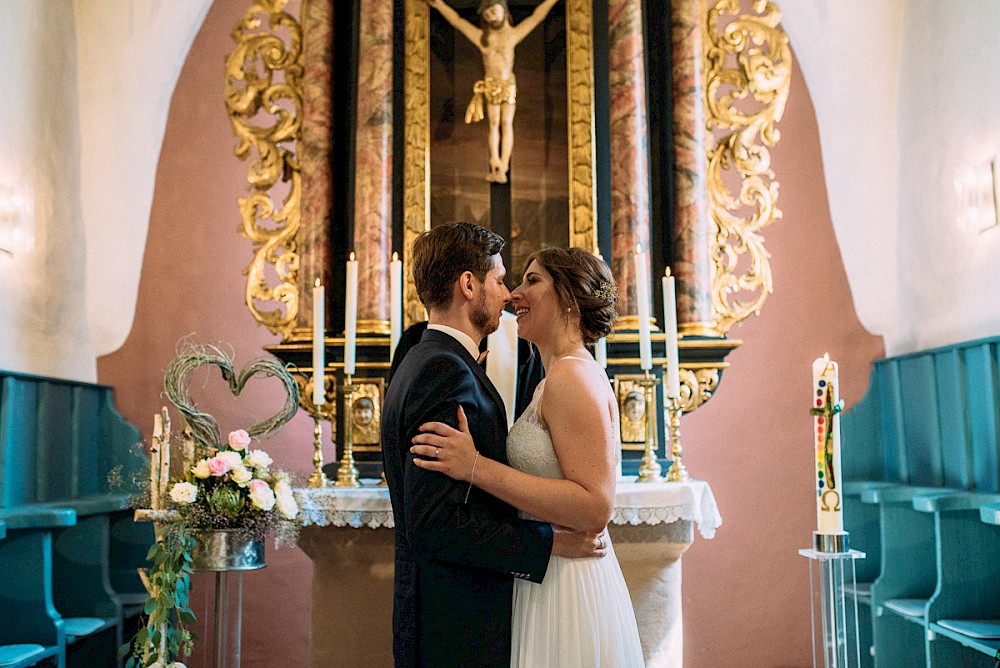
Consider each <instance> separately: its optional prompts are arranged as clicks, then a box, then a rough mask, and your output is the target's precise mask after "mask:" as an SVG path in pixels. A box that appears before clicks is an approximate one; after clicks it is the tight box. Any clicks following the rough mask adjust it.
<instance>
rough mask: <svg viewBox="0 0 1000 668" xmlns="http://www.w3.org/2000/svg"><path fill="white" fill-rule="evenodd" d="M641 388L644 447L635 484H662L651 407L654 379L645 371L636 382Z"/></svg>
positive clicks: (653, 402) (653, 398)
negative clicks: (644, 434)
mask: <svg viewBox="0 0 1000 668" xmlns="http://www.w3.org/2000/svg"><path fill="white" fill-rule="evenodd" d="M636 382H637V383H638V384H639V385H640V386H642V394H643V396H644V397H645V398H646V447H645V448H644V450H643V453H642V464H641V465H640V466H639V477H638V478H636V479H635V481H636V482H663V476H662V475H660V471H661V468H660V462H658V461H656V429H655V428H654V425H653V405H654V404H655V403H656V395H655V392H656V382H657V381H656V377H655V376H653V375H652V374H651V373H649V370H648V369H647V370H646V375H645V376H644V377H643V378H640V379H639V380H637V381H636Z"/></svg>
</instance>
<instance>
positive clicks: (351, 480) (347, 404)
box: [333, 376, 361, 487]
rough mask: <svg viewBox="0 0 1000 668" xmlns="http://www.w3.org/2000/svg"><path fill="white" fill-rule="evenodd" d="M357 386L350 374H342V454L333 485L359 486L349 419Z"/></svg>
mask: <svg viewBox="0 0 1000 668" xmlns="http://www.w3.org/2000/svg"><path fill="white" fill-rule="evenodd" d="M358 389H359V388H358V386H357V385H354V384H353V383H352V382H351V377H350V376H344V454H343V455H342V456H341V458H340V468H339V469H337V481H336V482H335V483H333V486H334V487H361V483H360V482H358V469H357V468H356V467H355V466H354V424H353V423H354V420H352V419H351V406H352V405H353V403H354V402H353V399H354V393H355V392H357V391H358Z"/></svg>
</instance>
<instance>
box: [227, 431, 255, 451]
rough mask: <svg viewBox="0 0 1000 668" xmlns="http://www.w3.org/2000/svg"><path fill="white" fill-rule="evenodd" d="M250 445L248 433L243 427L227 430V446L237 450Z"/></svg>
mask: <svg viewBox="0 0 1000 668" xmlns="http://www.w3.org/2000/svg"><path fill="white" fill-rule="evenodd" d="M248 445H250V434H248V433H247V432H246V430H244V429H237V430H236V431H231V432H229V447H231V448H232V449H233V450H236V451H237V452H239V451H241V450H243V449H244V448H246V447H247V446H248Z"/></svg>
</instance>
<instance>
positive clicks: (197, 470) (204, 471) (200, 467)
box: [191, 459, 212, 480]
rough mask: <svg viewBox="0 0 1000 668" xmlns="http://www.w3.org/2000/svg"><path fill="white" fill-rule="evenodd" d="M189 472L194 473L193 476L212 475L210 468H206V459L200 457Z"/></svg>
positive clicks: (203, 476)
mask: <svg viewBox="0 0 1000 668" xmlns="http://www.w3.org/2000/svg"><path fill="white" fill-rule="evenodd" d="M191 472H192V473H194V477H195V478H201V479H202V480H204V479H205V478H209V477H211V475H212V469H210V468H208V460H207V459H202V460H200V461H199V462H198V463H197V464H195V465H194V466H193V467H192V468H191Z"/></svg>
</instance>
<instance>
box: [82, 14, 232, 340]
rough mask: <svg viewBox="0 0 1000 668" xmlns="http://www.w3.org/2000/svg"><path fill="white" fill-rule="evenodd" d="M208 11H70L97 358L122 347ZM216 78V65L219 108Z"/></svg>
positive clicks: (90, 308) (89, 300)
mask: <svg viewBox="0 0 1000 668" xmlns="http://www.w3.org/2000/svg"><path fill="white" fill-rule="evenodd" d="M211 4H212V2H211V0H185V1H183V2H178V1H177V0H129V1H128V2H122V1H121V0H76V1H75V3H74V8H75V14H76V22H77V29H78V35H79V37H78V56H79V64H80V69H79V82H80V93H79V95H80V130H81V164H82V174H81V179H80V181H81V182H80V190H81V195H80V199H81V203H82V206H83V223H84V229H85V231H86V236H87V274H86V291H85V295H86V300H87V321H88V323H89V325H90V332H91V336H92V339H93V342H94V355H95V356H101V355H106V354H108V353H110V352H113V351H115V350H117V349H118V348H120V347H121V345H122V344H123V343H124V342H125V337H127V336H128V333H129V331H130V330H131V329H132V318H133V316H134V314H135V302H136V297H137V295H138V292H139V273H140V271H141V270H142V257H143V252H144V250H145V248H146V232H147V230H148V227H149V212H150V210H151V208H152V205H153V185H154V182H155V178H156V166H157V164H158V162H159V156H160V147H161V145H162V143H163V132H164V129H165V128H166V124H167V112H168V111H169V109H170V99H171V98H172V96H173V93H174V86H175V85H176V84H177V77H178V76H179V75H180V72H181V67H182V66H183V65H184V61H185V59H186V58H187V53H188V50H189V49H190V48H191V42H192V41H193V40H194V38H195V35H196V34H197V33H198V29H199V28H200V27H201V24H202V22H203V21H204V19H205V14H207V13H208V8H209V7H210V6H211ZM248 6H249V3H248ZM223 73H224V70H223V64H222V63H219V99H218V101H217V103H218V105H219V106H220V107H222V105H223V104H224V102H223V99H222V83H223ZM191 141H192V142H197V141H198V138H197V137H192V138H191ZM178 222H179V224H183V221H178Z"/></svg>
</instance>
